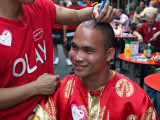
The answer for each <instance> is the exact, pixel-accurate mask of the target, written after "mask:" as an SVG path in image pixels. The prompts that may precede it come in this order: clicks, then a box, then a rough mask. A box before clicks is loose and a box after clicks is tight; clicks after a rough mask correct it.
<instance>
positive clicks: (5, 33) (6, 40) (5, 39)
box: [0, 29, 12, 46]
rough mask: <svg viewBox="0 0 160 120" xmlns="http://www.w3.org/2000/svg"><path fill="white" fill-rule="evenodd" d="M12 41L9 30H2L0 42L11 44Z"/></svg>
mask: <svg viewBox="0 0 160 120" xmlns="http://www.w3.org/2000/svg"><path fill="white" fill-rule="evenodd" d="M11 42H12V33H11V32H10V31H9V30H7V29H6V30H4V31H3V32H2V35H0V44H2V45H6V46H11Z"/></svg>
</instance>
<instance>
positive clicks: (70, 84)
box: [63, 78, 75, 98]
mask: <svg viewBox="0 0 160 120" xmlns="http://www.w3.org/2000/svg"><path fill="white" fill-rule="evenodd" d="M74 86H75V80H73V78H72V79H71V80H69V81H67V83H66V85H65V87H64V89H63V94H64V97H65V98H69V97H70V96H71V95H72V94H73V91H74Z"/></svg>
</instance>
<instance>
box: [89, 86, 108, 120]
mask: <svg viewBox="0 0 160 120" xmlns="http://www.w3.org/2000/svg"><path fill="white" fill-rule="evenodd" d="M104 88H105V86H102V87H100V88H99V89H97V90H100V91H101V93H100V95H97V96H91V95H90V90H89V89H88V106H89V120H98V119H99V112H100V99H101V95H102V92H103V90H104ZM97 90H96V91H97Z"/></svg>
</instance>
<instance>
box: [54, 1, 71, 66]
mask: <svg viewBox="0 0 160 120" xmlns="http://www.w3.org/2000/svg"><path fill="white" fill-rule="evenodd" d="M53 1H54V3H55V4H57V5H59V6H61V7H64V6H63V5H61V4H59V0H53ZM52 37H53V52H54V55H55V60H54V62H53V63H54V65H57V64H59V57H58V47H57V44H62V47H63V52H64V55H65V57H66V64H67V65H72V62H71V60H70V59H69V56H68V51H67V38H66V30H64V25H59V24H55V25H54V27H53V30H52Z"/></svg>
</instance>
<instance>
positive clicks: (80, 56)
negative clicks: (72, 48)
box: [74, 51, 84, 61]
mask: <svg viewBox="0 0 160 120" xmlns="http://www.w3.org/2000/svg"><path fill="white" fill-rule="evenodd" d="M74 59H75V60H77V61H83V60H84V52H83V51H78V52H77V53H76V55H75V57H74Z"/></svg>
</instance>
